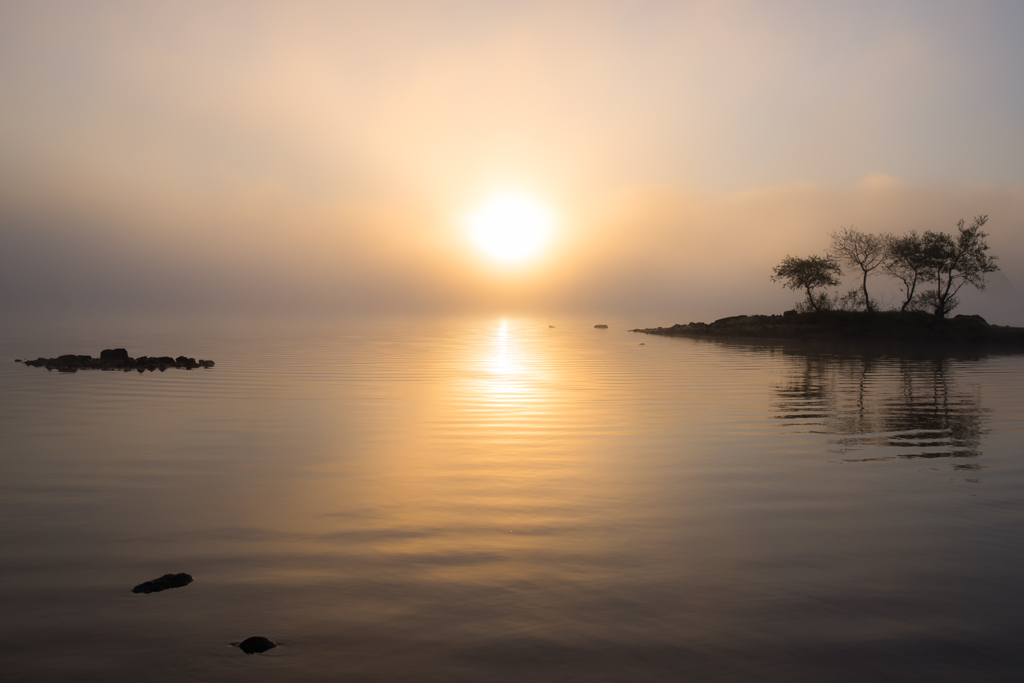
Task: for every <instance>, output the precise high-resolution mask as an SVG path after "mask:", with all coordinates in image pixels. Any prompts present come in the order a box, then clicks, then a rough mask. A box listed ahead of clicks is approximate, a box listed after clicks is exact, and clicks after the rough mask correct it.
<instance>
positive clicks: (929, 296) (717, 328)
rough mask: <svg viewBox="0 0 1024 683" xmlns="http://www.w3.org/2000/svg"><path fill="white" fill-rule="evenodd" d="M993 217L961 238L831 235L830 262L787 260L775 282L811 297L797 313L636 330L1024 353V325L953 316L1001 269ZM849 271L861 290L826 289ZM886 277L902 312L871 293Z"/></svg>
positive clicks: (961, 231)
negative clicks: (968, 291) (991, 230)
mask: <svg viewBox="0 0 1024 683" xmlns="http://www.w3.org/2000/svg"><path fill="white" fill-rule="evenodd" d="M987 222H988V216H985V215H980V216H975V218H974V221H973V222H972V223H971V224H970V225H967V223H966V221H964V220H963V219H961V220H960V221H959V222H958V223H957V232H956V233H955V234H950V233H945V232H933V231H931V230H928V231H925V232H924V233H923V234H918V233H917V232H915V231H913V230H912V231H910V232H909V233H908V234H906V235H890V234H881V235H874V234H870V233H863V232H860V231H858V230H854V229H853V228H843V229H841V230H837V231H834V232H832V233H831V237H832V244H831V246H830V247H829V250H828V253H827V254H826V255H825V256H824V257H822V256H817V255H811V256H808V257H806V258H799V257H794V256H786V257H785V258H784V259H783V260H782V262H781V263H780V264H779V265H778V266H776V267H775V268H774V269H773V273H772V276H771V280H772V281H773V282H779V283H782V286H783V287H786V288H787V289H792V290H796V291H800V292H803V293H804V296H805V298H804V300H803V301H800V302H798V303H797V304H796V308H795V309H794V310H791V311H786V312H785V313H783V314H782V315H736V316H731V317H728V318H720V319H719V320H716V321H714V322H713V323H702V322H698V323H694V322H691V323H688V324H686V325H682V324H677V325H673V326H672V327H654V328H647V329H636V330H633V332H644V333H646V334H660V335H665V336H670V337H730V338H747V339H806V340H829V341H857V342H864V341H873V342H886V343H893V342H910V343H915V344H920V343H925V344H932V345H934V344H943V345H962V344H987V345H997V346H1009V347H1019V348H1021V350H1024V328H1021V327H1009V326H999V325H990V324H989V323H988V322H987V321H986V320H985V319H984V318H982V317H981V316H980V315H957V316H954V317H952V318H949V317H948V315H949V313H950V312H951V311H952V310H953V309H954V308H956V307H957V305H958V304H959V299H958V297H957V294H958V292H959V291H960V290H961V289H962V288H963V287H964V286H971V287H974V288H976V289H979V290H984V289H985V276H986V274H988V273H993V272H995V271H997V270H999V267H998V266H997V265H996V263H995V261H996V258H995V257H994V256H990V255H989V254H988V253H986V252H988V249H989V246H988V243H987V241H986V238H987V237H988V234H987V233H985V232H984V231H982V229H981V228H982V226H984V225H985V224H986V223H987ZM843 266H847V267H848V268H851V269H852V270H853V272H854V273H855V274H856V276H857V278H858V279H859V286H858V287H857V288H855V289H851V290H850V291H849V292H847V293H846V294H839V293H834V294H831V293H829V292H827V291H823V290H824V289H825V288H826V287H834V286H837V285H839V284H840V282H841V281H840V279H839V278H840V277H841V276H842V275H843V269H842V267H843ZM878 272H882V273H884V274H886V275H888V276H889V277H890V278H892V279H893V280H894V281H895V282H896V283H897V286H898V288H899V290H900V299H901V301H900V304H899V308H898V309H893V310H887V311H886V310H881V306H880V305H879V302H878V301H877V300H876V298H875V297H873V296H871V294H870V293H869V292H868V278H869V277H871V276H872V275H874V274H876V273H878Z"/></svg>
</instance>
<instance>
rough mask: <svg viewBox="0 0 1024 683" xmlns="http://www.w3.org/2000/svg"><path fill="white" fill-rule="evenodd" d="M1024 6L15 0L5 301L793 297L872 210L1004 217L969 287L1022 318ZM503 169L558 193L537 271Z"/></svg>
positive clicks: (326, 309)
mask: <svg viewBox="0 0 1024 683" xmlns="http://www.w3.org/2000/svg"><path fill="white" fill-rule="evenodd" d="M1022 32H1024V3H1020V2H1001V3H998V2H993V3H985V2H970V3H968V2H934V1H930V2H901V3H892V2H877V3H876V2H860V3H838V2H813V3H812V2H788V3H787V2H760V3H753V2H708V3H702V2H690V3H687V2H637V1H633V2H598V1H594V0H591V1H588V2H554V1H552V0H547V1H545V2H518V3H517V2H509V1H502V2H386V1H377V2H359V3H356V2H351V3H340V2H334V3H313V2H308V3H296V2H287V3H286V2H279V3H256V2H238V3H228V2H218V3H209V2H203V3H198V2H197V3H187V2H174V3H141V2H88V3H84V2H74V3H72V2H69V3H53V2H33V3H20V2H5V3H2V4H0V307H2V308H3V309H4V310H7V311H8V312H13V311H19V310H37V311H53V312H54V313H55V314H61V313H62V312H66V311H68V310H77V311H82V310H85V311H88V310H97V311H99V310H125V311H131V310H138V309H140V308H144V307H147V306H148V307H155V308H161V309H164V310H176V311H180V310H197V311H213V312H221V311H240V312H248V311H254V310H261V309H263V310H268V311H271V312H276V311H290V312H299V313H302V312H309V313H327V314H332V315H334V314H338V315H342V314H347V313H352V312H368V311H380V312H386V313H387V312H396V313H400V312H416V311H419V312H455V311H486V312H496V313H501V312H508V313H515V312H531V311H536V312H545V313H547V312H588V313H589V312H595V313H598V312H606V313H608V314H617V315H625V316H627V317H628V316H630V315H632V316H634V317H636V318H637V322H638V324H639V323H646V322H649V323H651V324H658V323H666V324H670V323H672V322H687V321H688V320H695V319H713V318H715V317H722V316H725V315H732V314H735V313H740V312H765V313H770V312H780V311H781V310H783V309H785V308H788V307H789V306H791V304H792V303H793V301H795V300H796V298H798V297H797V296H796V295H795V294H794V293H792V292H789V291H784V290H782V289H781V288H780V287H779V286H778V285H775V284H772V283H770V282H769V280H768V277H769V275H770V274H771V268H772V266H773V265H775V264H776V263H778V262H779V260H781V258H782V257H784V256H785V255H786V254H788V253H792V254H794V255H807V254H810V253H822V252H823V251H824V249H825V248H826V246H827V244H828V232H829V231H831V230H834V229H836V228H839V227H840V226H850V225H853V226H854V227H856V228H858V229H861V230H864V231H869V232H879V231H894V232H902V231H904V230H908V229H911V228H915V229H918V230H924V229H933V230H949V231H952V230H954V229H955V224H956V221H957V220H958V219H960V218H961V217H963V218H966V219H968V221H969V220H970V218H971V217H972V216H973V215H975V214H980V213H985V214H989V216H990V222H989V225H988V226H987V229H988V230H989V232H990V238H989V243H990V244H991V246H992V253H994V254H995V255H997V256H999V257H1000V261H999V263H1000V265H1001V266H1002V268H1003V270H1002V271H1001V273H999V274H997V277H996V278H994V279H993V283H992V286H991V287H990V290H989V291H988V292H986V293H985V294H983V295H981V296H980V297H968V300H967V301H966V302H965V304H964V305H963V306H962V309H961V311H962V312H975V311H979V312H982V314H984V315H986V316H987V317H989V318H990V319H991V320H992V321H993V322H1000V323H1014V324H1022V323H1024V303H1021V301H1022V300H1024V295H1022V294H1024V41H1022V40H1021V38H1020V36H1021V35H1022ZM503 189H514V190H517V191H519V192H520V193H523V194H526V195H528V196H532V197H533V198H535V199H536V201H538V202H541V203H543V204H545V205H547V206H549V207H551V209H552V210H553V212H554V213H555V215H556V216H557V222H556V230H555V233H554V237H553V239H552V241H551V243H550V244H549V246H548V248H547V249H546V250H545V251H544V252H543V253H542V255H541V256H540V257H539V258H538V259H536V260H534V261H531V262H527V263H525V264H522V265H519V266H515V267H509V266H502V265H500V264H496V263H494V262H491V261H489V260H488V259H487V258H486V257H485V256H484V255H482V254H480V253H478V252H477V251H476V250H475V249H474V247H473V245H472V243H471V242H470V240H469V239H468V238H467V229H466V225H465V220H466V216H467V215H468V214H469V213H470V212H472V211H473V210H474V208H475V207H477V206H479V205H480V203H481V202H483V201H485V200H486V199H487V197H489V196H491V195H492V194H493V193H495V192H497V191H500V190H503ZM875 286H876V287H877V288H878V289H879V290H883V289H884V288H885V284H884V281H883V280H882V279H879V280H878V282H877V284H876V285H875ZM890 298H892V297H890ZM967 309H970V310H967ZM958 312H960V311H958Z"/></svg>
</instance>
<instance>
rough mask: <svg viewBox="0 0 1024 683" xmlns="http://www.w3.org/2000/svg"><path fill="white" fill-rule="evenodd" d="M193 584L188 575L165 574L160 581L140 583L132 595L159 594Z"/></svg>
mask: <svg viewBox="0 0 1024 683" xmlns="http://www.w3.org/2000/svg"><path fill="white" fill-rule="evenodd" d="M190 583H192V577H191V576H190V575H188V574H185V573H181V574H164V575H163V576H161V577H160V578H159V579H153V580H152V581H146V582H145V583H140V584H139V585H138V586H136V587H135V588H133V589H132V593H147V594H148V593H159V592H160V591H165V590H167V589H168V588H181V587H182V586H187V585H189V584H190Z"/></svg>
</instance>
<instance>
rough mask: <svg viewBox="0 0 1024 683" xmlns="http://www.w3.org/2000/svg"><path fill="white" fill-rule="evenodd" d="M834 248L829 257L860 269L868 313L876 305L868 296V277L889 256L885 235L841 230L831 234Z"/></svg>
mask: <svg viewBox="0 0 1024 683" xmlns="http://www.w3.org/2000/svg"><path fill="white" fill-rule="evenodd" d="M831 237H832V246H831V247H829V250H828V256H829V258H830V259H833V260H834V261H838V262H840V263H843V264H845V265H847V266H850V267H856V268H860V271H861V275H862V277H861V288H862V289H863V291H864V308H865V309H867V311H868V313H872V312H874V310H875V305H874V303H872V301H871V297H870V296H868V275H870V274H871V273H872V271H874V270H876V269H877V268H879V267H880V266H882V265H883V264H884V263H885V261H886V258H887V256H888V251H887V250H886V238H885V236H884V235H871V234H868V233H863V232H860V231H858V230H854V229H853V228H852V227H850V228H841V229H840V230H837V231H833V232H832V233H831Z"/></svg>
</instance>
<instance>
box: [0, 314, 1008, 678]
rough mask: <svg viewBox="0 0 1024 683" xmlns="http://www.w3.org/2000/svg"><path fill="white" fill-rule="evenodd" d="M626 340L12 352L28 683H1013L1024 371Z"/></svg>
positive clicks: (451, 339)
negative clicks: (244, 646)
mask: <svg viewBox="0 0 1024 683" xmlns="http://www.w3.org/2000/svg"><path fill="white" fill-rule="evenodd" d="M598 322H609V321H598ZM631 322H632V323H633V324H630V325H627V324H625V323H622V324H612V325H611V329H608V330H595V329H593V327H592V324H589V323H588V324H584V323H581V322H575V321H560V320H543V321H538V320H516V319H509V320H500V319H480V320H446V321H422V320H421V321H415V322H409V321H359V322H352V323H349V324H340V323H339V324H337V325H309V324H298V323H291V324H288V325H257V324H227V323H225V324H222V325H209V324H205V325H198V324H196V325H192V326H190V325H177V326H175V327H169V326H165V327H160V326H149V327H136V328H135V329H132V328H131V327H129V326H127V325H121V326H120V327H118V326H116V325H115V326H109V327H102V326H93V327H90V326H79V327H75V328H60V327H39V326H36V327H32V326H28V327H25V326H18V327H17V328H16V329H15V328H13V327H11V328H8V329H5V330H4V331H3V336H2V339H0V357H2V358H4V359H6V360H5V361H4V362H3V363H2V364H0V433H2V434H3V439H2V442H0V547H2V548H3V553H2V555H0V579H2V580H0V604H2V605H3V609H2V610H0V639H2V640H0V642H2V643H3V647H2V648H0V671H3V672H4V673H3V679H4V680H14V681H20V680H25V681H50V680H52V681H69V680H97V681H116V680H147V681H243V680H244V681H290V680H303V681H337V680H357V681H432V680H438V681H521V680H524V679H526V680H533V681H678V680H687V679H690V680H701V681H739V680H743V681H751V680H756V681H822V680H829V681H865V680H899V681H902V680H908V681H909V680H922V681H923V680H928V681H936V680H949V681H954V680H955V681H960V680H973V681H1002V680H1007V681H1009V680H1019V676H1020V672H1021V671H1022V669H1024V654H1022V652H1024V648H1022V647H1020V642H1021V640H1022V637H1024V617H1022V614H1024V587H1022V582H1021V580H1020V577H1021V574H1022V570H1024V544H1022V543H1021V539H1022V538H1024V490H1022V486H1021V485H1022V483H1024V452H1022V444H1024V439H1022V438H1021V437H1022V435H1024V434H1022V433H1024V399H1022V395H1024V392H1022V391H1021V388H1022V387H1024V356H1019V355H1018V356H1010V355H978V354H975V355H973V356H972V355H971V354H966V355H960V356H952V357H951V356H941V355H935V354H928V353H921V352H914V351H907V352H901V353H898V354H893V353H891V352H890V353H889V355H884V354H880V353H876V352H870V353H865V352H864V351H863V350H860V351H857V350H851V349H842V348H836V347H827V346H825V347H821V346H819V347H812V346H804V347H801V346H793V345H787V346H783V345H778V344H776V345H772V344H742V343H720V342H714V341H701V340H691V339H669V338H659V337H650V336H645V335H638V334H633V333H629V332H627V331H626V327H636V326H638V325H641V324H644V323H647V322H649V321H631ZM663 322H664V321H663ZM549 324H555V325H556V326H557V327H555V328H549V327H548V325H549ZM115 345H120V346H127V347H128V349H129V351H130V352H131V353H132V355H144V354H145V355H162V354H170V355H178V354H181V353H184V354H185V355H189V356H195V357H205V358H213V359H214V360H216V361H217V366H216V367H215V368H214V369H212V370H194V371H185V370H168V371H167V372H165V373H159V372H156V373H145V374H141V375H140V374H137V373H134V372H133V373H111V372H97V371H88V372H79V373H75V374H68V375H62V374H58V373H56V372H49V373H48V372H47V371H46V370H44V369H39V368H27V367H25V366H23V365H21V364H16V363H12V362H10V359H12V358H15V357H26V356H28V357H36V356H40V355H43V356H49V355H57V354H60V353H70V352H74V353H91V354H93V355H95V354H97V353H98V352H99V350H100V349H102V348H105V347H110V346H115ZM176 572H188V573H190V574H192V575H193V576H194V577H195V579H196V580H195V582H194V583H192V584H191V585H189V586H187V587H184V588H178V589H172V590H168V591H164V592H162V593H155V594H152V595H134V594H132V593H131V588H132V587H133V586H134V585H136V584H138V583H141V582H142V581H145V580H148V579H153V578H156V577H158V576H160V575H162V574H165V573H176ZM253 635H262V636H266V637H269V638H270V639H271V640H274V641H276V642H278V643H280V646H279V647H277V648H275V649H273V650H271V651H269V652H267V653H266V654H263V655H251V656H250V655H245V654H244V653H242V652H241V651H240V650H239V649H238V648H236V647H232V646H231V643H232V642H238V641H241V640H243V639H245V638H246V637H248V636H253Z"/></svg>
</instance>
